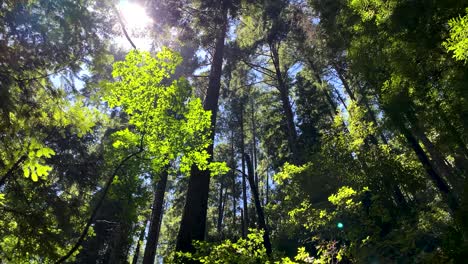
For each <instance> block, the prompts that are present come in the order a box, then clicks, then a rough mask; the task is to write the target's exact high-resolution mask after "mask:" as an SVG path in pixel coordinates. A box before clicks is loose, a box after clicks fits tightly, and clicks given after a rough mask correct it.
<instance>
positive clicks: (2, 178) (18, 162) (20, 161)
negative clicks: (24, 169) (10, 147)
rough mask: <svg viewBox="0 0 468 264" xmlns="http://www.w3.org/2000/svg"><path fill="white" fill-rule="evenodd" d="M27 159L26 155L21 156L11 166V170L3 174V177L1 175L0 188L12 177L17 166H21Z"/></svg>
mask: <svg viewBox="0 0 468 264" xmlns="http://www.w3.org/2000/svg"><path fill="white" fill-rule="evenodd" d="M26 158H27V156H26V155H23V156H21V157H20V158H19V159H18V160H17V161H16V162H15V163H14V164H13V166H11V168H10V169H9V170H8V171H7V172H6V173H5V175H3V176H2V177H1V178H0V187H2V186H3V185H4V184H5V182H6V181H7V180H8V178H10V177H11V176H13V173H14V172H15V170H16V169H18V168H19V166H20V165H21V163H22V162H23V161H25V160H26Z"/></svg>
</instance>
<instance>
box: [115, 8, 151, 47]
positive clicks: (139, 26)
mask: <svg viewBox="0 0 468 264" xmlns="http://www.w3.org/2000/svg"><path fill="white" fill-rule="evenodd" d="M117 9H118V11H119V13H120V16H121V17H122V22H123V23H124V25H125V29H126V30H127V32H128V34H129V35H130V38H131V39H132V41H133V42H134V43H135V45H136V46H137V48H138V49H141V50H150V48H151V44H152V39H151V38H150V37H149V36H148V31H147V30H146V29H147V28H148V27H150V26H151V25H152V23H153V20H152V19H151V17H150V16H148V14H147V13H146V10H145V8H144V7H142V6H141V5H138V4H137V3H134V2H129V1H120V3H119V4H118V6H117ZM116 26H119V27H120V25H116ZM115 42H116V43H117V44H118V45H119V46H120V47H123V48H124V49H127V50H129V49H131V48H132V46H131V45H130V43H129V42H128V40H127V39H126V38H125V36H124V35H123V33H122V34H121V35H120V36H119V37H117V38H115Z"/></svg>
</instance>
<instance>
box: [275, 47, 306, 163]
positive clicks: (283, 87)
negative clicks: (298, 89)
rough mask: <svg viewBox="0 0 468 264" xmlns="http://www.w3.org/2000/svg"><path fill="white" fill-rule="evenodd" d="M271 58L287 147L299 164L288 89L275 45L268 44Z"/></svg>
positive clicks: (295, 161)
mask: <svg viewBox="0 0 468 264" xmlns="http://www.w3.org/2000/svg"><path fill="white" fill-rule="evenodd" d="M270 50H271V57H272V60H273V65H274V67H275V73H276V79H277V82H278V90H279V92H280V99H281V103H282V106H283V111H284V114H285V118H286V120H285V121H286V126H287V129H288V145H289V149H290V151H291V153H292V158H293V162H294V163H300V161H299V153H298V149H297V145H296V143H297V131H296V126H295V125H294V113H293V111H292V108H291V102H290V100H289V87H288V85H287V84H286V82H285V81H284V77H283V73H282V72H281V66H280V65H281V64H280V61H279V54H278V49H277V47H276V45H275V44H273V43H270Z"/></svg>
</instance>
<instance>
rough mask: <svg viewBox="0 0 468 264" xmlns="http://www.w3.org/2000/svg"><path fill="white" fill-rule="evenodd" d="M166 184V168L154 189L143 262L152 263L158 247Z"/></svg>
mask: <svg viewBox="0 0 468 264" xmlns="http://www.w3.org/2000/svg"><path fill="white" fill-rule="evenodd" d="M166 185H167V168H165V169H164V170H163V172H162V173H161V178H160V179H159V181H158V183H157V185H156V188H155V190H154V201H153V209H152V212H151V220H150V228H149V231H148V239H147V240H146V247H145V254H144V256H143V264H153V263H154V258H155V256H156V249H157V247H158V239H159V231H160V230H161V218H162V215H163V204H164V193H165V191H166Z"/></svg>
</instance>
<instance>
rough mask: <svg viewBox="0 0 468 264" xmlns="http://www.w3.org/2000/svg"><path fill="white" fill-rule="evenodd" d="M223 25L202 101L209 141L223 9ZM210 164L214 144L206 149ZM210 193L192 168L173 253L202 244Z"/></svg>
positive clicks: (202, 174)
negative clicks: (207, 116)
mask: <svg viewBox="0 0 468 264" xmlns="http://www.w3.org/2000/svg"><path fill="white" fill-rule="evenodd" d="M222 13H223V14H222V20H223V21H222V23H221V28H220V29H219V32H218V36H217V38H216V43H215V50H214V54H213V61H212V64H211V71H210V76H209V81H208V90H207V91H206V98H205V101H204V105H203V107H204V109H205V110H207V111H211V135H210V137H211V140H212V141H214V136H215V127H216V116H217V113H218V99H219V91H220V88H221V75H222V67H223V56H224V40H225V38H226V31H227V10H226V7H223V11H222ZM207 152H208V154H209V155H210V158H209V160H208V161H210V162H211V161H212V157H213V143H211V144H210V145H209V146H208V149H207ZM209 190H210V172H209V171H208V170H205V171H200V170H199V169H198V167H197V166H192V168H191V174H190V179H189V184H188V190H187V198H186V202H185V207H184V212H183V215H182V220H181V223H180V229H179V233H178V235H177V242H176V250H177V251H182V252H190V251H193V249H194V248H193V245H192V240H205V228H206V213H207V209H208V193H209Z"/></svg>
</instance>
